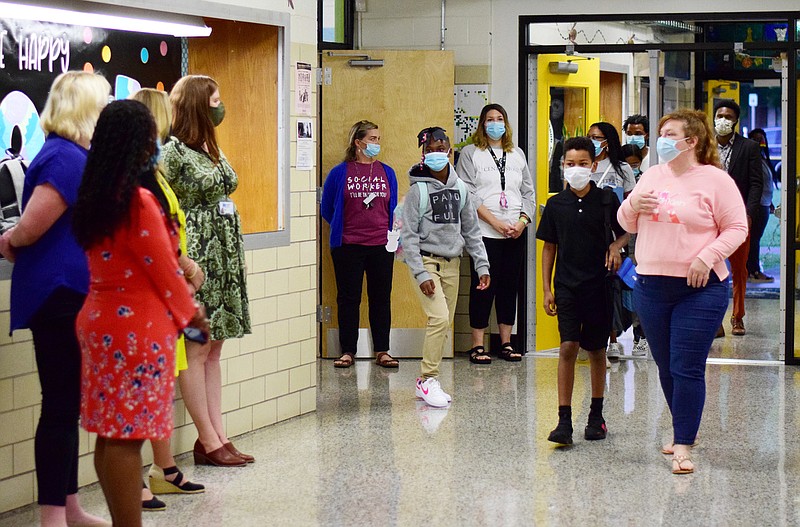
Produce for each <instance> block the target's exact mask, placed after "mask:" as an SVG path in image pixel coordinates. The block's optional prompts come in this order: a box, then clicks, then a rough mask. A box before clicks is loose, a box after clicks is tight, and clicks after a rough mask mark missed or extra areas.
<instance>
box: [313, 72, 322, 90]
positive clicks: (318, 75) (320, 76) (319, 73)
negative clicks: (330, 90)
mask: <svg viewBox="0 0 800 527" xmlns="http://www.w3.org/2000/svg"><path fill="white" fill-rule="evenodd" d="M314 71H315V72H316V74H317V75H316V76H317V86H322V68H314Z"/></svg>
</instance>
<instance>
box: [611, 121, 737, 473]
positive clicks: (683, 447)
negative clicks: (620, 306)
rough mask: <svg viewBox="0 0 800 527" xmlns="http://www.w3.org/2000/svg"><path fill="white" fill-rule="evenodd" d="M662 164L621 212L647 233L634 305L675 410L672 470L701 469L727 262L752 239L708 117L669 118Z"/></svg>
mask: <svg viewBox="0 0 800 527" xmlns="http://www.w3.org/2000/svg"><path fill="white" fill-rule="evenodd" d="M659 135H660V137H659V138H658V142H657V146H656V150H657V152H658V158H659V160H660V161H661V164H659V165H656V166H652V167H650V169H649V170H648V171H647V172H646V173H644V174H642V178H641V179H640V180H639V183H638V184H637V185H636V188H635V189H634V190H633V192H632V193H631V195H630V196H629V197H628V199H626V200H625V202H624V203H623V204H622V206H621V207H620V209H619V212H618V214H617V218H618V219H619V223H620V225H622V227H624V228H625V229H626V230H627V231H628V232H632V233H633V232H636V233H638V238H637V240H636V260H637V267H636V272H637V274H638V275H639V280H638V282H637V283H636V287H635V288H634V290H633V303H634V307H635V308H636V312H637V313H639V318H640V319H641V321H642V325H643V326H644V329H645V333H646V334H647V340H648V343H649V344H650V349H651V351H652V354H653V358H654V359H655V361H656V364H657V365H658V371H659V378H660V380H661V388H662V390H663V391H664V396H665V397H666V400H667V405H668V406H669V408H670V411H671V413H672V428H673V433H674V436H673V443H672V444H668V445H665V446H664V447H663V449H662V452H663V453H664V454H672V456H673V457H672V472H673V473H674V474H689V473H692V472H694V463H693V462H692V459H691V448H692V445H693V444H694V442H695V439H696V437H697V430H698V428H699V427H700V418H701V417H702V414H703V405H704V404H705V392H706V384H705V364H706V359H707V358H708V351H709V349H710V348H711V343H712V341H713V340H714V335H715V333H716V331H717V328H718V327H719V325H720V324H721V323H722V318H723V316H724V315H725V310H726V309H727V307H728V282H727V281H726V280H725V279H726V278H727V276H728V270H727V268H726V267H725V259H726V258H727V257H728V256H730V255H731V254H732V253H733V251H734V250H736V248H737V247H739V245H741V244H742V242H744V240H745V238H746V237H747V216H746V214H745V208H744V203H743V202H742V197H741V194H739V191H738V189H737V188H736V184H735V183H734V181H733V180H732V179H731V178H730V176H729V175H728V174H727V173H726V172H724V171H723V170H721V169H720V168H719V155H718V153H717V147H716V144H715V143H714V139H713V138H714V134H713V132H712V131H711V127H710V126H709V124H708V120H707V118H706V115H705V114H704V113H702V112H699V111H695V110H678V111H676V112H674V113H671V114H669V115H665V116H664V117H663V118H662V119H661V121H660V123H659Z"/></svg>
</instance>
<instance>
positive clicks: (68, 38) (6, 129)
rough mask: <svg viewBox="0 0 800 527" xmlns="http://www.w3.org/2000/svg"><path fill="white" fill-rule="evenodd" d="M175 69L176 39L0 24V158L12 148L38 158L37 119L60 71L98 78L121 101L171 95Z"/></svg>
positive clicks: (178, 54) (49, 25)
mask: <svg viewBox="0 0 800 527" xmlns="http://www.w3.org/2000/svg"><path fill="white" fill-rule="evenodd" d="M180 68H181V45H180V39H178V38H176V37H171V36H170V37H168V36H161V35H151V34H145V33H134V32H130V31H113V30H108V29H99V28H94V27H87V26H73V25H67V24H55V23H50V22H38V21H31V20H17V19H11V18H0V155H2V153H3V152H5V150H6V149H9V148H12V149H13V150H14V151H15V152H18V153H20V154H21V155H22V156H23V157H24V158H25V159H28V160H30V159H33V157H34V156H35V155H36V154H37V153H38V152H39V150H40V149H41V147H42V145H43V144H44V133H43V132H42V129H41V127H40V126H39V115H40V114H41V112H42V110H43V109H44V104H45V101H46V100H47V94H48V92H49V90H50V85H51V84H52V83H53V80H55V78H56V77H57V76H58V75H60V74H61V73H63V72H65V71H69V70H82V71H88V72H96V73H99V74H101V75H103V76H104V77H105V78H106V79H108V82H109V84H110V85H111V90H112V92H111V93H112V95H114V97H115V98H117V99H124V98H127V97H129V96H130V95H131V94H133V93H134V92H136V91H137V90H138V89H139V88H141V87H150V88H158V89H162V90H169V89H171V88H172V86H173V85H174V84H175V82H177V80H178V79H179V78H180V75H181V69H180Z"/></svg>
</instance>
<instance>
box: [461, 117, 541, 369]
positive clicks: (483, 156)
mask: <svg viewBox="0 0 800 527" xmlns="http://www.w3.org/2000/svg"><path fill="white" fill-rule="evenodd" d="M456 171H457V172H458V176H459V177H460V178H461V179H462V180H463V181H464V182H465V183H466V184H467V187H468V188H469V190H470V193H471V194H470V196H471V197H472V198H473V200H474V201H473V203H474V204H475V206H476V207H477V212H478V218H479V219H480V228H481V235H482V236H483V244H484V246H485V247H486V254H487V255H488V258H489V266H490V267H491V269H493V272H492V274H493V275H494V280H492V284H491V285H490V286H489V287H488V288H487V289H478V284H479V277H478V273H477V272H475V270H474V269H472V273H471V275H472V280H471V284H470V289H469V319H470V324H469V325H470V326H471V327H472V349H471V350H469V353H470V357H469V360H470V361H471V362H473V363H475V364H489V363H491V362H492V358H491V357H490V356H489V354H488V353H487V352H486V350H485V348H484V344H483V339H484V334H485V332H486V328H488V327H489V315H490V313H491V311H492V304H494V306H495V312H496V314H497V325H498V328H499V331H500V342H501V347H500V351H499V352H498V355H499V356H500V357H502V358H503V359H505V360H507V361H519V360H522V354H521V353H519V352H518V351H516V350H514V348H513V347H512V345H511V329H512V328H513V327H514V322H516V319H517V293H518V291H519V276H520V271H521V269H522V267H523V265H522V264H523V262H522V255H523V252H524V249H525V241H526V239H527V238H526V237H525V236H524V234H525V228H526V227H527V226H528V224H529V223H530V222H531V218H532V217H533V207H534V191H533V178H532V177H531V172H530V170H529V169H528V162H527V160H526V159H525V154H524V153H523V152H522V150H520V149H519V148H516V147H515V146H514V142H513V140H512V131H511V127H510V126H509V124H508V114H506V111H505V109H504V108H503V107H502V106H500V105H499V104H488V105H486V106H484V107H483V110H481V115H480V118H479V119H478V128H477V130H476V131H475V133H474V134H472V144H471V145H468V146H466V147H464V149H463V150H462V151H461V157H460V158H459V161H458V166H456ZM473 266H474V262H473Z"/></svg>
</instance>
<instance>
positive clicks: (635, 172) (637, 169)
mask: <svg viewBox="0 0 800 527" xmlns="http://www.w3.org/2000/svg"><path fill="white" fill-rule="evenodd" d="M641 173H642V171H641V169H639V168H634V169H633V177H635V178H638V177H639V174H641Z"/></svg>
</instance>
